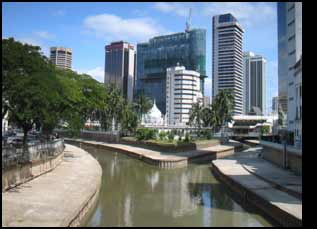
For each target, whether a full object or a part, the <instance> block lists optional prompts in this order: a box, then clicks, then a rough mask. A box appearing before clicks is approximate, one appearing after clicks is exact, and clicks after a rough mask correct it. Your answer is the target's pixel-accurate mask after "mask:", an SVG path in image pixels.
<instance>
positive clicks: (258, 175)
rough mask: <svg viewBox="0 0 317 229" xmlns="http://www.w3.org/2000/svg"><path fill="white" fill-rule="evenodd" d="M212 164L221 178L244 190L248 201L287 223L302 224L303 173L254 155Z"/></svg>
mask: <svg viewBox="0 0 317 229" xmlns="http://www.w3.org/2000/svg"><path fill="white" fill-rule="evenodd" d="M240 155H243V153H241V154H240ZM212 165H213V167H212V171H213V172H214V173H215V174H216V175H217V176H218V177H219V178H220V180H222V181H223V182H224V183H226V184H227V185H229V186H230V188H232V189H234V190H235V192H236V193H240V194H241V195H242V198H244V201H245V202H246V203H250V204H252V205H255V206H256V207H258V208H260V209H261V210H263V211H264V212H265V213H266V214H267V215H269V216H271V217H272V218H274V219H275V220H276V221H277V222H279V223H280V224H281V225H283V226H292V225H301V224H302V201H301V196H302V177H301V176H296V175H294V174H293V173H291V172H290V171H287V170H283V169H282V168H279V167H277V166H275V165H273V164H271V163H269V162H267V161H265V160H263V159H261V158H257V157H250V156H246V157H243V156H238V157H235V158H233V157H232V158H228V159H220V160H215V161H213V162H212Z"/></svg>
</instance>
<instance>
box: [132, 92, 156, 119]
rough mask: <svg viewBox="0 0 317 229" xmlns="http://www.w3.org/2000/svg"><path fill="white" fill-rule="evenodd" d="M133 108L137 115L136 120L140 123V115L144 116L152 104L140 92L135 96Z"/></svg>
mask: <svg viewBox="0 0 317 229" xmlns="http://www.w3.org/2000/svg"><path fill="white" fill-rule="evenodd" d="M134 106H135V110H136V112H137V114H138V119H139V121H141V118H142V115H144V114H146V113H147V112H148V111H149V110H150V109H151V107H152V106H153V103H152V101H151V99H150V98H149V97H146V96H145V95H144V93H143V92H141V93H140V94H138V95H137V96H136V99H135V103H134Z"/></svg>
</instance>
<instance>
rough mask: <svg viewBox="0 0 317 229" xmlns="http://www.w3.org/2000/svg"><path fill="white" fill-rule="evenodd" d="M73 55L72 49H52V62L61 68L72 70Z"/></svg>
mask: <svg viewBox="0 0 317 229" xmlns="http://www.w3.org/2000/svg"><path fill="white" fill-rule="evenodd" d="M72 54H73V53H72V50H71V49H70V48H63V47H51V49H50V60H51V61H52V63H53V64H55V65H56V66H57V67H59V68H62V69H72Z"/></svg>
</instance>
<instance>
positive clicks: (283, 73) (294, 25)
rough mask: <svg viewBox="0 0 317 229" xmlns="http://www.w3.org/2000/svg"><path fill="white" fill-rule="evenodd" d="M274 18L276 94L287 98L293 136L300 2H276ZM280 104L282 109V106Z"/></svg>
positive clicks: (298, 86)
mask: <svg viewBox="0 0 317 229" xmlns="http://www.w3.org/2000/svg"><path fill="white" fill-rule="evenodd" d="M277 16H278V41H279V46H278V48H279V62H278V69H279V72H278V74H279V76H278V77H279V95H280V94H281V93H282V92H283V94H281V95H283V96H286V104H287V105H286V112H287V129H288V131H290V132H292V133H294V135H295V134H296V127H295V126H296V119H297V118H298V115H296V114H298V113H299V111H298V110H300V109H301V103H299V102H298V101H299V100H297V99H296V96H299V91H300V95H301V78H302V77H301V57H302V3H301V2H279V3H278V8H277ZM299 72H300V73H299ZM280 84H281V85H280ZM282 89H283V90H282ZM280 102H281V101H280ZM284 103H285V101H284ZM299 104H300V105H299ZM281 105H282V106H281V107H282V108H283V105H284V104H281ZM296 110H297V112H296ZM300 122H301V119H300ZM300 136H301V133H300Z"/></svg>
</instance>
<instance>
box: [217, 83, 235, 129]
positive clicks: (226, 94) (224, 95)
mask: <svg viewBox="0 0 317 229" xmlns="http://www.w3.org/2000/svg"><path fill="white" fill-rule="evenodd" d="M212 106H213V108H212V110H213V112H212V113H213V116H214V119H215V120H214V121H215V125H216V128H217V129H218V128H219V127H221V126H223V125H225V123H226V122H229V121H230V120H231V119H232V114H233V107H234V96H233V93H232V90H230V89H224V90H220V91H219V93H218V94H217V96H216V98H215V99H214V101H213V104H212Z"/></svg>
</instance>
